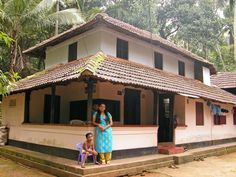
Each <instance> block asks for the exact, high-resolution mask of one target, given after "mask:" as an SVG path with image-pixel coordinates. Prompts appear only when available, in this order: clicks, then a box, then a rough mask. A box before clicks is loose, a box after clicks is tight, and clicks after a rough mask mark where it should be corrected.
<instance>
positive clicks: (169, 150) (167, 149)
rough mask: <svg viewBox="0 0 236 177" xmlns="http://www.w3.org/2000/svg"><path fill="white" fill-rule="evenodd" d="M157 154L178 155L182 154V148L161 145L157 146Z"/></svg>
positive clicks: (172, 145)
mask: <svg viewBox="0 0 236 177" xmlns="http://www.w3.org/2000/svg"><path fill="white" fill-rule="evenodd" d="M158 152H159V153H160V154H168V155H170V154H179V153H183V152H184V147H177V146H175V145H174V144H170V143H168V144H167V143H163V144H161V145H159V146H158Z"/></svg>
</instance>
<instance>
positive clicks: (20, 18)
mask: <svg viewBox="0 0 236 177" xmlns="http://www.w3.org/2000/svg"><path fill="white" fill-rule="evenodd" d="M58 1H59V0H41V1H39V0H30V1H29V0H0V30H2V31H5V32H6V33H7V34H8V35H9V36H10V37H11V38H12V39H13V40H14V41H15V42H14V43H12V44H11V47H10V71H21V70H22V68H24V67H25V61H24V58H23V56H22V48H24V47H23V44H25V41H24V38H25V37H26V36H27V34H29V33H31V34H32V33H34V34H35V33H37V32H42V31H45V29H46V28H49V27H52V26H53V25H55V24H56V22H58V24H59V25H70V24H80V23H83V22H84V19H83V17H82V16H81V14H80V12H79V11H78V9H75V8H70V9H63V10H61V11H57V12H55V5H56V4H57V2H58Z"/></svg>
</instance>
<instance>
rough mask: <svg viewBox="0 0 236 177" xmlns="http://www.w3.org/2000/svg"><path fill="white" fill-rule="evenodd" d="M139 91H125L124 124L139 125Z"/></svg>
mask: <svg viewBox="0 0 236 177" xmlns="http://www.w3.org/2000/svg"><path fill="white" fill-rule="evenodd" d="M140 109H141V105H140V91H139V90H134V89H125V96H124V124H127V125H140V122H141V121H140Z"/></svg>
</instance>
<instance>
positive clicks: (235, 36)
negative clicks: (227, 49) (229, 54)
mask: <svg viewBox="0 0 236 177" xmlns="http://www.w3.org/2000/svg"><path fill="white" fill-rule="evenodd" d="M234 41H236V2H234ZM234 63H235V66H236V47H235V46H234Z"/></svg>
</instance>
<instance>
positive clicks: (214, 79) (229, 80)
mask: <svg viewBox="0 0 236 177" xmlns="http://www.w3.org/2000/svg"><path fill="white" fill-rule="evenodd" d="M211 83H212V85H215V86H218V87H219V88H224V89H226V88H236V72H219V73H217V74H216V75H212V76H211Z"/></svg>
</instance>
